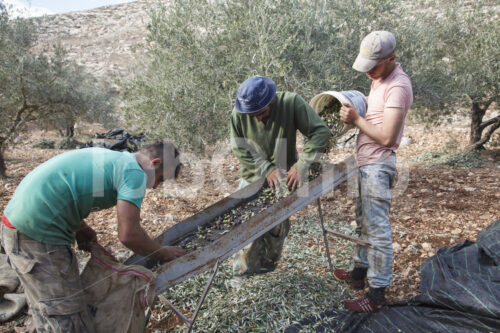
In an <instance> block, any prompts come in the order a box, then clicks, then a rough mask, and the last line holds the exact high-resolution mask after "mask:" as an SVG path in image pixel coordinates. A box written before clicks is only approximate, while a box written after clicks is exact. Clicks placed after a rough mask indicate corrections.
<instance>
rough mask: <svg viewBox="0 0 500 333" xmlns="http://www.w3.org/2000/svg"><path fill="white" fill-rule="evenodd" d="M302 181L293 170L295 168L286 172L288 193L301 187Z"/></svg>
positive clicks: (295, 170) (300, 176) (298, 173)
mask: <svg viewBox="0 0 500 333" xmlns="http://www.w3.org/2000/svg"><path fill="white" fill-rule="evenodd" d="M303 181H304V179H303V177H302V175H301V174H300V172H298V171H297V169H295V167H293V166H292V167H291V168H290V170H289V171H288V175H287V176H286V185H287V186H288V188H289V189H290V191H292V192H293V191H295V189H296V188H298V187H301V186H302V183H303Z"/></svg>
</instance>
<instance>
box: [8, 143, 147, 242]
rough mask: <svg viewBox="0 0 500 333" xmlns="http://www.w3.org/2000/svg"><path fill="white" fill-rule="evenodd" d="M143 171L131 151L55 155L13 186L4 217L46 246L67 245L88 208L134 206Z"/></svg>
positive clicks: (140, 192) (142, 183)
mask: <svg viewBox="0 0 500 333" xmlns="http://www.w3.org/2000/svg"><path fill="white" fill-rule="evenodd" d="M145 192H146V174H145V172H144V171H143V170H142V168H141V167H140V166H139V164H138V163H137V160H136V158H135V156H134V155H133V154H130V153H128V152H117V151H112V150H108V149H104V148H85V149H79V150H73V151H70V152H66V153H63V154H61V155H58V156H56V157H54V158H51V159H50V160H48V161H46V162H45V163H43V164H41V165H40V166H38V167H37V168H36V169H35V170H33V171H32V172H30V173H29V174H28V175H27V176H26V177H25V178H24V179H23V180H22V181H21V183H20V184H19V186H18V187H17V189H16V192H15V193H14V196H13V197H12V199H11V200H10V202H9V203H8V205H7V207H6V208H5V211H4V215H5V217H7V219H8V220H9V221H10V223H11V224H12V225H13V226H14V227H15V228H16V229H17V230H19V231H20V232H21V233H23V234H25V235H27V236H29V237H31V238H33V239H35V240H37V241H39V242H42V243H46V244H51V245H69V244H72V243H73V242H74V241H75V231H76V230H77V229H78V228H79V226H80V222H81V220H83V219H84V218H86V217H87V216H88V215H89V214H90V212H91V211H97V210H101V209H105V208H109V207H112V206H114V205H116V201H117V200H118V199H121V200H127V201H129V202H131V203H133V204H134V205H136V206H137V207H138V208H139V209H140V208H141V203H142V199H143V198H144V194H145Z"/></svg>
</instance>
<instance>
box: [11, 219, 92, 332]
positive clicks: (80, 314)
mask: <svg viewBox="0 0 500 333" xmlns="http://www.w3.org/2000/svg"><path fill="white" fill-rule="evenodd" d="M1 228H2V246H3V247H4V249H5V252H6V253H7V255H8V257H9V262H10V265H11V266H12V268H13V269H14V270H15V271H16V274H17V275H18V277H19V280H20V281H21V284H22V285H23V287H24V292H25V294H26V296H27V299H28V304H29V307H30V310H31V313H32V316H33V321H34V324H35V327H36V330H37V332H38V333H42V332H94V324H93V321H92V319H91V316H90V312H89V309H88V306H87V300H86V296H85V293H84V291H83V288H82V285H81V281H80V276H79V272H78V262H77V259H76V256H75V255H74V253H73V251H72V250H71V248H70V247H69V246H60V245H48V244H43V243H40V242H38V241H36V240H33V239H31V238H29V237H28V236H25V235H23V234H21V233H20V232H18V231H17V230H14V229H10V228H7V227H6V226H5V225H3V223H2V225H1Z"/></svg>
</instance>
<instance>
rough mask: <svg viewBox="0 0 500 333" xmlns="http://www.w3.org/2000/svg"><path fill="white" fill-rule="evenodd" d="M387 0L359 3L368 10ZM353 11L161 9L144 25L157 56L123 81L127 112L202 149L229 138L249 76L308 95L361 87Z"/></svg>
mask: <svg viewBox="0 0 500 333" xmlns="http://www.w3.org/2000/svg"><path fill="white" fill-rule="evenodd" d="M388 2H394V1H387V0H386V1H374V0H371V1H353V3H356V7H355V8H357V9H359V10H362V9H363V8H365V9H364V11H365V14H368V12H369V11H370V10H371V9H372V10H376V9H374V8H378V7H384V6H386V4H387V3H388ZM349 8H351V7H350V6H348V5H342V7H341V6H337V5H336V4H335V3H333V2H331V1H326V0H317V1H300V0H283V1H271V0H256V1H238V0H224V1H220V0H215V1H212V0H205V1H198V0H196V1H195V0H176V1H173V2H172V3H171V4H169V5H168V6H163V7H159V8H157V9H156V10H154V11H153V12H152V14H151V24H150V25H149V27H148V28H149V32H150V34H149V39H148V45H149V54H150V56H151V61H150V63H148V65H147V66H146V68H141V69H140V70H139V71H138V72H137V74H136V76H135V78H134V79H133V81H132V82H129V83H128V84H127V89H126V94H125V99H126V104H127V105H126V107H125V117H126V119H127V120H128V122H129V124H130V126H135V127H136V128H137V129H138V130H140V131H146V132H147V131H149V132H153V133H155V134H156V135H158V136H163V137H165V136H166V137H169V138H170V139H172V140H175V141H176V143H177V144H179V145H181V146H182V147H185V148H189V149H193V150H203V148H204V147H205V146H206V145H207V144H208V145H210V144H213V143H215V142H216V141H218V140H222V139H224V138H226V137H227V136H228V126H227V123H228V119H229V114H230V112H231V110H232V107H233V104H234V98H235V95H236V90H237V88H238V86H239V84H240V83H241V82H243V81H244V80H245V79H246V78H248V77H250V76H253V75H266V76H269V77H271V78H272V79H273V80H274V81H275V82H276V83H277V85H278V89H280V90H289V91H294V92H297V93H299V94H301V95H302V96H303V97H304V98H305V99H306V100H309V99H310V98H312V97H313V96H314V95H315V94H317V93H319V92H321V91H324V90H332V89H334V90H346V89H353V87H363V89H364V88H365V87H368V86H369V83H368V81H367V80H366V77H363V76H362V75H359V74H357V73H356V72H354V71H353V70H352V68H351V65H352V62H353V60H354V58H355V56H356V54H357V50H358V47H359V41H360V38H361V35H362V33H361V32H360V30H359V29H360V28H359V27H360V25H359V22H356V21H355V19H354V17H356V15H357V14H356V13H350V15H349V14H345V12H344V11H346V10H349ZM347 18H350V21H348V20H347ZM367 20H368V19H367ZM374 20H375V21H377V22H384V21H385V19H384V18H382V17H380V18H375V19H374ZM374 20H373V19H371V20H370V22H371V21H374ZM347 25H350V26H347ZM363 27H364V28H365V29H368V27H367V26H366V27H365V26H363ZM364 32H365V31H363V33H364ZM353 36H354V37H355V38H354V40H352V38H353Z"/></svg>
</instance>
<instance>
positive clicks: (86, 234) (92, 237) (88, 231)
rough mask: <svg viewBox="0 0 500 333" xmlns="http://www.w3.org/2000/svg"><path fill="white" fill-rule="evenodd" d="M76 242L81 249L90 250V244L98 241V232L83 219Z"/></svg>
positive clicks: (77, 232)
mask: <svg viewBox="0 0 500 333" xmlns="http://www.w3.org/2000/svg"><path fill="white" fill-rule="evenodd" d="M75 236H76V243H77V244H78V248H79V249H80V250H84V251H88V252H90V245H91V244H92V243H97V234H96V232H95V231H94V229H92V228H91V227H89V226H88V225H87V224H86V223H85V222H83V221H82V223H81V225H80V229H78V230H77V231H76V234H75Z"/></svg>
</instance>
